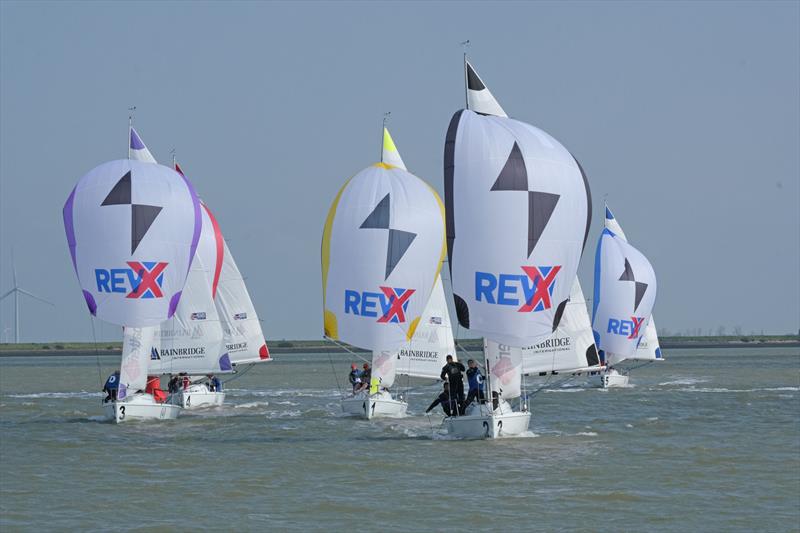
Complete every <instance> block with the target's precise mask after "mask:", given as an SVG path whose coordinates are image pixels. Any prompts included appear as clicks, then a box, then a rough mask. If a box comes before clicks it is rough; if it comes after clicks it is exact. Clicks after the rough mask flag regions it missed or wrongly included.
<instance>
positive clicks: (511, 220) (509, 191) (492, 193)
mask: <svg viewBox="0 0 800 533" xmlns="http://www.w3.org/2000/svg"><path fill="white" fill-rule="evenodd" d="M445 200H446V206H447V232H448V246H449V254H450V267H451V274H452V283H453V292H454V298H455V301H456V311H457V313H458V318H459V321H460V323H461V325H462V326H464V327H468V328H469V329H470V330H472V331H473V332H475V333H479V334H481V335H483V336H484V337H488V338H491V339H493V340H496V341H498V342H500V343H503V344H509V345H512V346H529V345H531V344H534V343H537V342H540V341H542V340H544V339H545V338H547V337H548V336H550V335H551V334H552V333H553V331H554V329H555V327H554V324H555V325H557V323H558V319H559V317H560V314H561V312H559V309H561V310H562V311H563V306H565V305H566V302H567V300H568V298H569V292H570V288H571V286H572V282H573V280H574V279H575V277H576V274H577V268H578V263H579V261H580V257H581V252H582V248H583V243H584V240H585V237H586V231H587V228H588V220H589V218H588V217H589V216H590V212H589V209H590V202H589V192H588V184H587V183H586V181H585V178H584V176H583V172H582V170H581V168H580V166H579V165H578V163H577V161H576V160H575V159H574V158H573V157H572V155H571V154H570V153H569V152H568V151H567V150H566V149H565V148H564V147H563V146H562V145H561V144H559V142H558V141H556V140H555V139H554V138H553V137H551V136H550V135H548V134H547V133H545V132H544V131H542V130H540V129H538V128H535V127H534V126H531V125H529V124H525V123H523V122H519V121H517V120H513V119H509V118H503V117H496V116H481V115H479V114H477V113H474V112H473V111H470V110H463V111H459V112H457V113H456V115H455V116H454V117H453V119H452V121H451V122H450V127H449V129H448V133H447V141H446V144H445ZM540 283H541V287H540ZM536 288H543V289H544V290H543V291H542V292H539V291H536ZM531 304H533V305H531Z"/></svg>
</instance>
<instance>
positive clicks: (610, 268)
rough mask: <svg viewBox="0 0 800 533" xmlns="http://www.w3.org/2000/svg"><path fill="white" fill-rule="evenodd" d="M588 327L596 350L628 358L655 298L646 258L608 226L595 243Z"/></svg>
mask: <svg viewBox="0 0 800 533" xmlns="http://www.w3.org/2000/svg"><path fill="white" fill-rule="evenodd" d="M594 291H595V292H594V299H593V312H592V329H593V330H594V335H595V340H596V341H597V348H598V350H603V351H605V352H607V353H609V352H610V353H614V354H616V355H617V356H618V357H619V358H629V357H630V356H631V355H633V353H634V351H635V350H636V346H637V344H638V343H639V339H640V337H641V336H642V335H644V332H645V327H644V326H645V321H646V320H648V319H649V318H650V314H651V313H652V310H653V304H655V299H656V276H655V272H654V271H653V267H652V265H650V262H649V261H648V260H647V258H646V257H645V256H644V255H643V254H642V253H641V252H639V251H638V250H637V249H636V248H634V247H633V246H631V245H630V244H628V242H627V241H625V240H624V239H622V238H620V237H617V236H616V235H615V234H614V233H613V232H611V230H609V229H604V230H603V232H602V233H601V234H600V239H599V241H598V243H597V253H596V257H595V282H594Z"/></svg>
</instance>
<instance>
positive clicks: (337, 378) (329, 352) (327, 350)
mask: <svg viewBox="0 0 800 533" xmlns="http://www.w3.org/2000/svg"><path fill="white" fill-rule="evenodd" d="M325 351H326V352H327V354H328V361H330V362H331V372H333V377H334V378H335V379H336V388H337V389H339V396H342V397H343V396H344V394H343V393H342V386H341V385H340V384H339V375H338V374H337V373H336V367H335V366H334V364H333V357H332V356H331V350H330V348H327V349H326V350H325Z"/></svg>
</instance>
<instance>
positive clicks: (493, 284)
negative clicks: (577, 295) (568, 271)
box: [475, 265, 561, 313]
mask: <svg viewBox="0 0 800 533" xmlns="http://www.w3.org/2000/svg"><path fill="white" fill-rule="evenodd" d="M520 268H522V271H523V272H524V273H525V274H524V275H523V274H497V275H495V274H493V273H491V272H480V271H478V272H475V300H477V301H478V302H486V303H487V304H491V305H508V306H514V307H516V306H520V307H519V309H517V311H518V312H520V313H530V312H534V311H544V310H546V309H550V308H551V307H552V306H553V303H552V301H551V297H552V296H553V289H554V288H555V282H556V278H557V276H558V273H559V272H560V271H561V266H560V265H556V266H538V267H536V266H522V267H520Z"/></svg>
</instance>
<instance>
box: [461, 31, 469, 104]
mask: <svg viewBox="0 0 800 533" xmlns="http://www.w3.org/2000/svg"><path fill="white" fill-rule="evenodd" d="M461 46H462V47H463V49H464V109H469V94H468V93H467V91H468V90H469V89H467V86H468V82H467V47H468V46H469V39H467V40H466V41H462V43H461Z"/></svg>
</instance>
